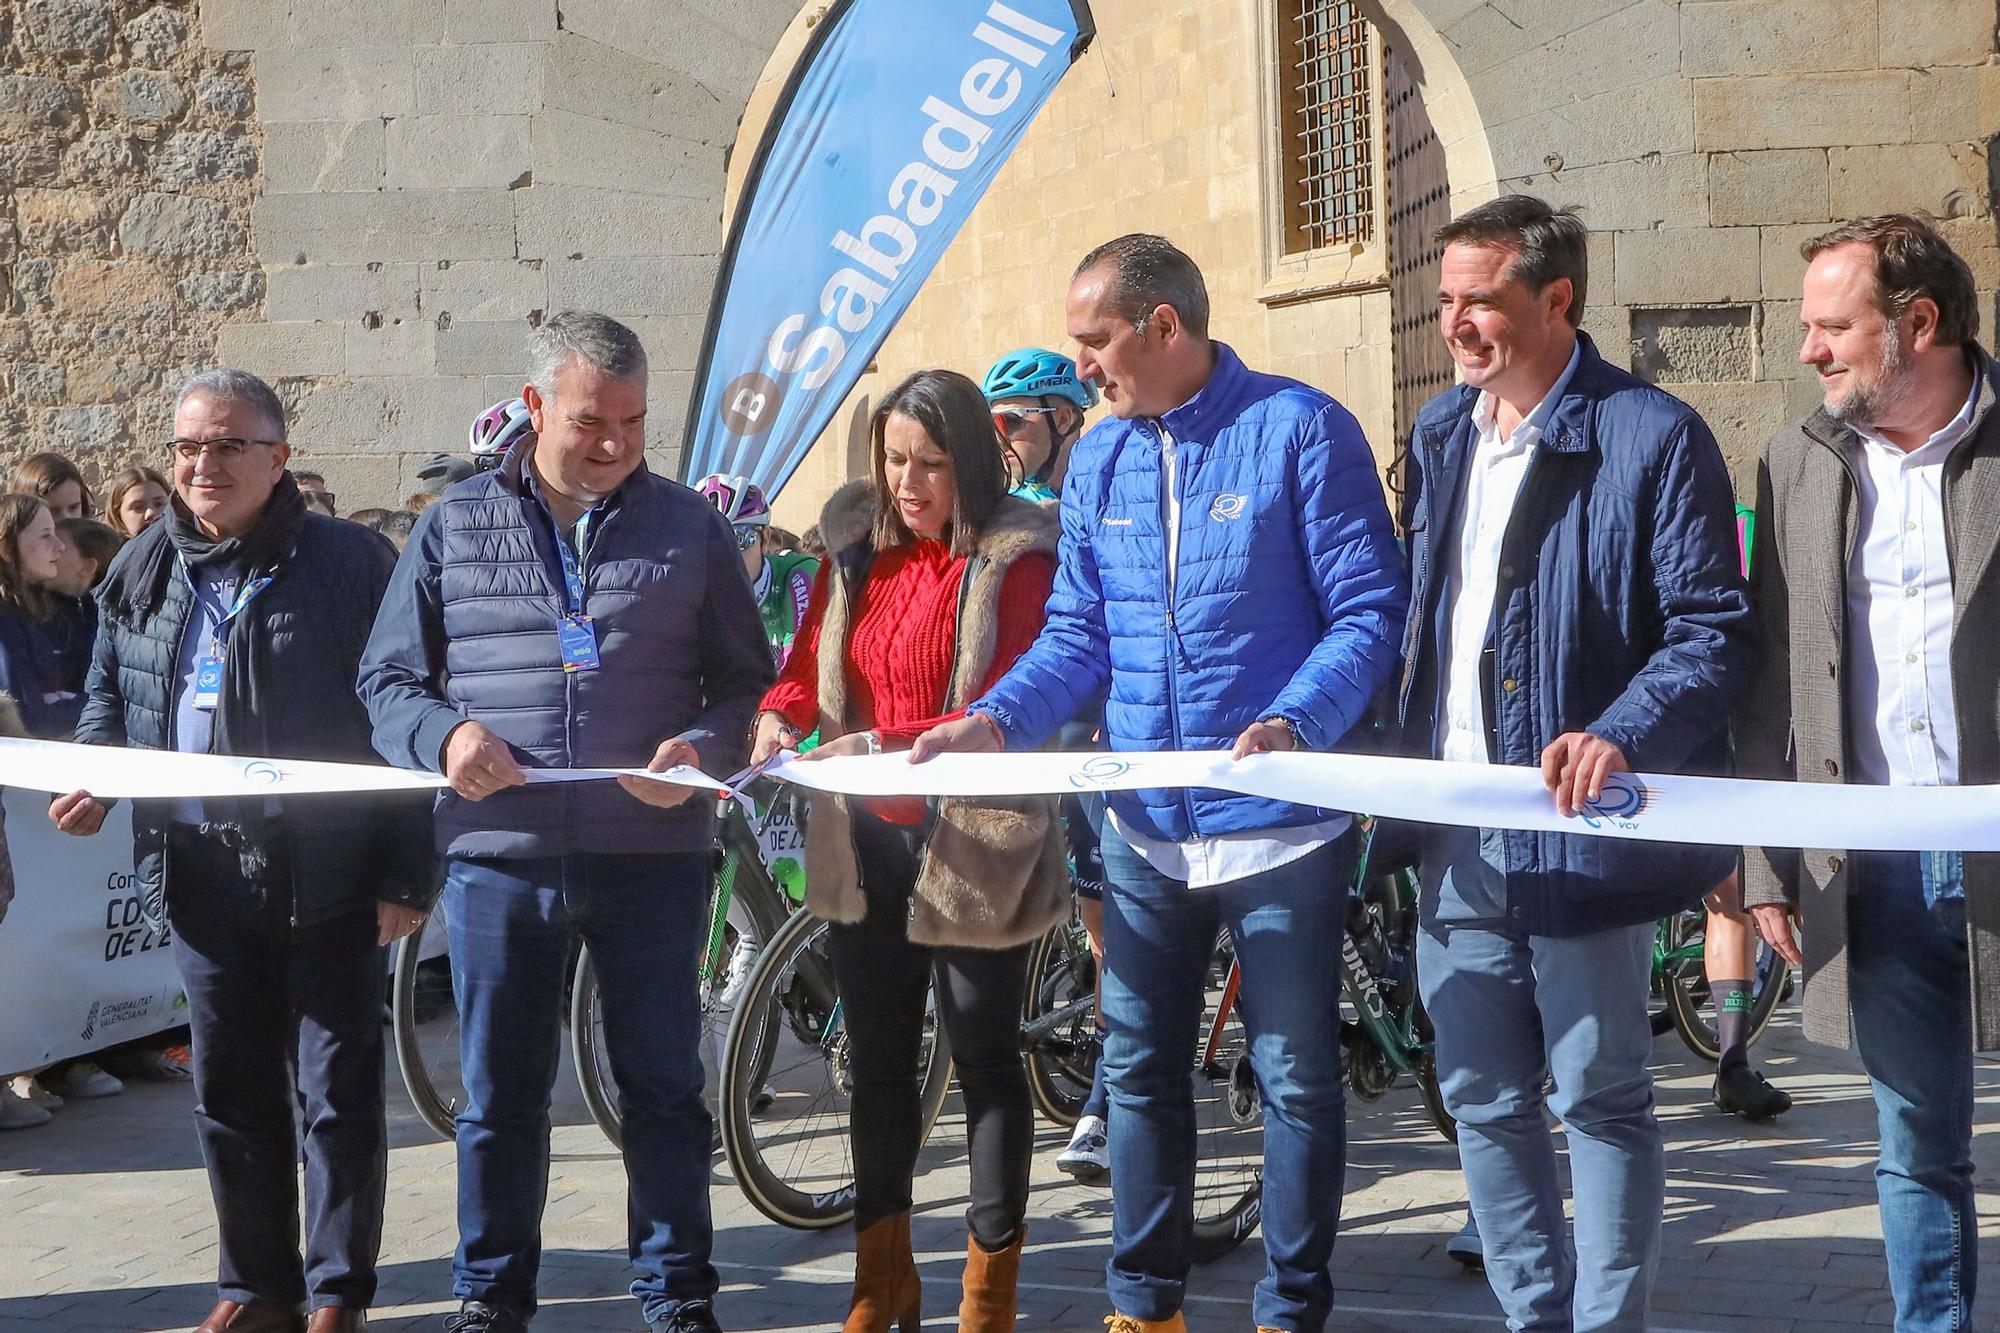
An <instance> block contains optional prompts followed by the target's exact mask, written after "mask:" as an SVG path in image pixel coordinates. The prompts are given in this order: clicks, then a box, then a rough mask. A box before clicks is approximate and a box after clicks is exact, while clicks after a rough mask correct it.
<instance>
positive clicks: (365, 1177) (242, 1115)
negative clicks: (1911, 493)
mask: <svg viewBox="0 0 2000 1333" xmlns="http://www.w3.org/2000/svg"><path fill="white" fill-rule="evenodd" d="M167 910H168V912H169V914H170V917H171V920H172V924H173V934H174V956H175V959H176V961H177V962H178V963H179V964H180V971H181V982H182V984H183V985H185V986H186V987H187V993H188V1021H189V1024H190V1026H191V1027H192V1028H193V1029H194V1042H193V1055H194V1091H195V1110H194V1118H195V1132H196V1134H197V1135H198V1136H199V1138H200V1140H201V1155H202V1159H203V1160H204V1161H205V1162H207V1164H208V1184H209V1189H210V1191H211V1192H212V1193H213V1194H214V1196H215V1217H216V1228H217V1232H218V1234H219V1244H218V1246H217V1251H218V1257H217V1261H216V1262H217V1278H216V1290H217V1294H218V1295H219V1296H220V1297H221V1298H222V1299H224V1300H231V1301H239V1302H242V1303H244V1304H248V1303H250V1302H252V1301H263V1302H267V1303H270V1304H274V1305H298V1304H300V1303H302V1302H307V1301H309V1302H310V1303H311V1306H312V1308H314V1309H318V1308H320V1307H322V1306H346V1307H350V1308H355V1309H361V1308H365V1307H367V1305H368V1304H369V1303H370V1302H371V1301H373V1300H374V1299H375V1259H376V1255H377V1254H378V1252H379V1251H380V1250H381V1247H382V1196H383V1189H384V1180H385V1176H386V1174H387V1169H388V1131H387V1126H386V1123H385V1120H384V1117H383V1109H382V997H383V982H384V972H383V966H382V951H381V950H380V949H379V948H377V947H376V944H375V931H376V924H375V913H374V912H372V911H370V910H367V909H365V908H364V909H362V910H360V911H355V912H348V913H345V914H343V915H341V916H338V917H335V918H333V919H332V920H330V921H323V922H320V923H318V924H316V925H311V926H306V927H303V928H301V929H299V930H293V929H292V927H291V921H290V917H291V903H290V900H289V899H288V898H286V897H284V896H283V895H277V896H273V897H267V896H266V895H265V894H264V893H263V892H262V891H261V890H260V889H258V888H257V887H255V886H254V885H252V884H251V883H250V882H248V881H247V880H245V879H244V878H243V873H242V869H241V863H240V861H239V859H238V856H237V854H236V852H235V851H234V850H232V849H231V848H228V847H225V846H223V845H222V844H221V843H220V842H218V841H216V840H215V839H213V838H210V837H206V836H203V835H201V834H200V833H198V832H197V831H196V830H194V829H193V828H190V827H189V826H187V825H175V826H174V828H173V830H172V832H171V833H170V835H169V871H168V879H167ZM294 1067H296V1071H297V1072H296V1076H295V1075H294V1072H293V1071H294ZM295 1110H297V1111H298V1112H300V1117H299V1123H300V1124H302V1125H303V1128H304V1133H305V1168H306V1169H305V1182H306V1184H305V1221H306V1226H305V1244H306V1248H305V1256H304V1259H303V1261H302V1260H301V1258H300V1255H299V1193H298V1163H299V1143H298V1138H297V1134H296V1132H295V1128H294V1119H293V1117H294V1111H295Z"/></svg>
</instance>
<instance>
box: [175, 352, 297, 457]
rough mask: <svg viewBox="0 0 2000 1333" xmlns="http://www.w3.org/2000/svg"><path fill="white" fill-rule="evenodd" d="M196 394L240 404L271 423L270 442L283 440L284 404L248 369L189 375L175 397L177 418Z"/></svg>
mask: <svg viewBox="0 0 2000 1333" xmlns="http://www.w3.org/2000/svg"><path fill="white" fill-rule="evenodd" d="M196 394H200V395H201V396H202V397H203V398H209V399H213V400H214V401H216V402H218V403H241V404H242V405H243V406H245V407H248V408H250V409H251V410H252V411H254V412H256V413H257V414H258V415H259V416H261V417H263V418H264V419H265V420H266V421H268V422H269V423H270V424H271V427H272V434H271V438H272V439H274V440H282V439H284V438H285V405H284V404H283V403H281V402H279V401H278V395H277V393H276V392H275V391H274V390H273V389H272V388H271V386H270V385H268V384H266V383H264V381H263V380H261V379H259V378H257V376H255V375H252V374H251V373H250V372H249V371H247V370H229V369H227V368H222V367H218V368H216V369H214V370H203V371H197V372H196V373H195V374H193V375H190V376H188V377H187V381H186V382H185V383H183V384H182V385H181V391H180V392H179V393H178V394H176V395H175V396H174V416H175V417H176V418H178V417H179V416H180V414H181V407H182V406H183V405H184V404H185V403H186V402H187V400H188V399H190V398H192V397H194V396H195V395H196Z"/></svg>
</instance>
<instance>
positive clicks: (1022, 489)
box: [980, 347, 1097, 504]
mask: <svg viewBox="0 0 2000 1333" xmlns="http://www.w3.org/2000/svg"><path fill="white" fill-rule="evenodd" d="M980 387H981V388H983V389H984V390H985V391H986V403H987V406H988V407H990V408H992V409H993V424H994V426H995V427H996V428H997V429H998V430H999V432H1000V438H1001V439H1002V440H1003V441H1005V444H1006V450H1007V456H1008V467H1009V470H1010V472H1011V473H1012V475H1013V476H1014V478H1015V485H1014V488H1013V490H1012V491H1011V492H1009V493H1010V494H1012V495H1018V496H1019V497H1021V498H1022V499H1023V500H1033V501H1034V502H1035V503H1037V504H1054V503H1055V500H1056V492H1057V490H1058V489H1060V479H1061V476H1062V467H1063V463H1064V462H1065V455H1066V454H1067V452H1068V449H1069V446H1070V445H1071V444H1072V443H1074V442H1075V440H1076V437H1077V436H1079V435H1081V434H1083V414H1084V413H1085V412H1086V411H1088V410H1089V409H1091V408H1093V407H1095V406H1097V389H1096V386H1094V385H1092V384H1090V383H1088V382H1087V381H1085V380H1082V379H1079V378H1078V377H1077V373H1076V363H1075V362H1074V361H1071V360H1070V359H1069V358H1068V357H1066V356H1063V355H1061V354H1060V353H1057V352H1051V351H1047V350H1045V349H1043V348H1040V347H1024V348H1022V349H1021V350H1020V351H1018V352H1009V353H1008V354H1007V355H1005V356H1003V357H1001V358H1000V359H999V360H998V361H995V362H994V363H993V366H992V368H991V369H990V370H988V371H987V372H986V381H985V383H984V384H982V385H981V386H980Z"/></svg>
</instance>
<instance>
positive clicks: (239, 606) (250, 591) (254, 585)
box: [180, 557, 271, 657]
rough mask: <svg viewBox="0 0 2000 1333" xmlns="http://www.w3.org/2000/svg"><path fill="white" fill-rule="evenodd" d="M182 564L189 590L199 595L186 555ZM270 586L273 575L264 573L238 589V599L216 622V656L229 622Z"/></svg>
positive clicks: (219, 651) (213, 637)
mask: <svg viewBox="0 0 2000 1333" xmlns="http://www.w3.org/2000/svg"><path fill="white" fill-rule="evenodd" d="M180 566H181V577H182V578H184V579H186V580H187V585H188V591H189V592H193V593H195V594H196V595H197V596H199V595H200V594H199V591H198V590H197V589H196V588H195V582H194V574H193V573H192V572H191V571H190V570H189V569H188V566H187V560H186V559H185V558H184V557H183V558H181V561H180ZM270 586H271V575H269V574H264V575H261V576H259V577H257V578H254V579H251V580H250V581H249V582H248V583H245V584H244V585H243V586H242V587H240V588H238V589H237V590H236V600H235V601H234V602H233V603H232V604H231V605H230V607H229V609H228V610H227V611H225V612H223V613H222V618H221V619H220V620H218V621H216V622H215V632H214V634H213V636H212V637H211V640H210V642H211V644H212V653H213V655H214V656H216V657H220V656H221V655H222V641H223V640H224V639H225V638H227V637H228V633H229V622H230V621H232V620H234V619H236V617H237V616H239V615H241V614H243V608H244V607H246V606H248V605H250V603H251V602H253V601H255V600H256V598H257V594H258V593H260V592H262V591H264V589H266V588H268V587H270Z"/></svg>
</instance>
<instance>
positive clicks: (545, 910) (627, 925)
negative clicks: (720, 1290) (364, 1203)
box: [443, 853, 717, 1320]
mask: <svg viewBox="0 0 2000 1333" xmlns="http://www.w3.org/2000/svg"><path fill="white" fill-rule="evenodd" d="M707 901H708V857H707V856H706V855H705V854H701V853H681V854H660V855H647V856H614V855H586V854H577V855H572V856H564V857H543V858H535V859H522V860H474V859H468V858H459V857H454V858H452V859H451V860H450V861H448V862H447V864H446V869H445V888H444V903H443V906H444V913H445V925H446V928H447V932H448V936H449V940H450V945H451V972H452V987H453V990H454V992H455V994H456V995H457V998H458V1011H459V1018H460V1022H461V1024H462V1026H461V1028H460V1033H459V1051H460V1066H461V1069H462V1071H463V1077H464V1080H465V1091H466V1105H465V1109H464V1110H463V1111H462V1112H460V1113H459V1117H458V1237H459V1239H458V1253H457V1254H456V1255H455V1256H453V1259H452V1293H453V1294H454V1295H455V1296H457V1297H458V1298H459V1299H460V1300H462V1301H463V1300H478V1301H485V1302H487V1303H489V1304H492V1305H497V1306H501V1307H504V1308H506V1309H509V1310H512V1311H514V1312H516V1313H518V1314H520V1315H522V1316H523V1317H526V1316H527V1315H530V1314H532V1313H533V1312H534V1309H535V1284H536V1275H537V1272H538V1270H539V1268H540V1266H541V1257H542V1208H543V1206H544V1205H545V1204H546V1203H547V1202H548V1188H549V1097H550V1093H551V1092H552V1090H553V1089H554V1087H555V1079H556V1070H557V1067H558V1065H559V1063H560V1055H559V1041H560V1037H561V1030H562V1024H561V1017H560V1015H561V1009H562V1003H563V985H564V982H565V980H566V977H565V973H566V970H567V965H568V962H569V946H570V938H571V935H572V933H575V934H579V935H581V936H582V937H583V940H584V942H585V943H586V944H587V945H589V947H590V956H591V958H592V960H593V961H594V962H595V964H596V967H597V980H598V985H599V986H600V987H601V989H602V992H603V997H604V1043H605V1047H606V1053H607V1054H608V1055H609V1056H610V1058H611V1072H612V1074H613V1076H614V1077H615V1078H616V1079H617V1082H618V1104H619V1109H620V1110H621V1111H622V1113H623V1115H624V1120H625V1178H626V1185H627V1189H628V1190H629V1192H630V1204H629V1206H628V1208H627V1210H626V1211H627V1217H628V1223H627V1225H628V1233H627V1244H628V1252H629V1254H630V1256H631V1261H632V1266H633V1267H634V1268H636V1269H637V1270H638V1271H639V1277H638V1279H637V1280H636V1281H634V1282H633V1283H632V1288H631V1290H632V1294H633V1296H635V1297H637V1298H638V1300H639V1302H640V1304H641V1305H642V1306H643V1307H644V1313H645V1317H646V1318H647V1319H648V1320H653V1319H659V1318H663V1317H665V1316H666V1315H668V1314H670V1313H671V1312H672V1311H673V1310H674V1309H675V1308H676V1307H678V1306H679V1305H680V1304H681V1302H683V1301H687V1300H693V1299H703V1300H707V1299H712V1298H713V1297H714V1295H715V1291H716V1287H717V1278H716V1272H715V1269H714V1267H713V1266H712V1265H711V1264H710V1263H709V1251H710V1248H711V1241H712V1239H713V1237H712V1232H711V1226H710V1221H709V1208H708V1175H709V1170H708V1157H709V1151H708V1149H709V1134H710V1127H709V1116H708V1110H707V1108H706V1107H705V1106H704V1105H703V1104H702V1098H701V1083H702V1071H701V1052H700V1047H699V1042H700V1035H701V1006H700V997H699V995H698V994H697V987H696V984H695V968H696V966H697V965H698V961H699V959H700V956H701V948H702V944H703V943H704V940H705V936H706V931H707V921H706V917H707V913H706V911H705V910H704V909H705V907H706V904H707Z"/></svg>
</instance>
